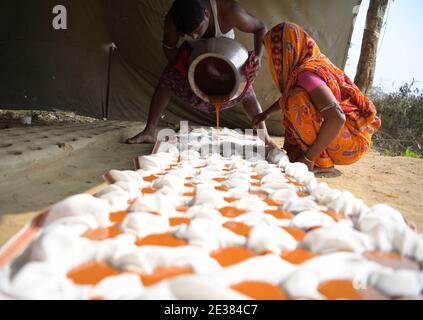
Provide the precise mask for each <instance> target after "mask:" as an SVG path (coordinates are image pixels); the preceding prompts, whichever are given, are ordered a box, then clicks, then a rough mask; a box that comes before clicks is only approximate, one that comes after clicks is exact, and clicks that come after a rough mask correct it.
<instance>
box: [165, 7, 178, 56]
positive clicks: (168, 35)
mask: <svg viewBox="0 0 423 320" xmlns="http://www.w3.org/2000/svg"><path fill="white" fill-rule="evenodd" d="M178 40H179V35H178V32H177V30H176V27H175V24H174V23H173V20H172V15H171V13H170V12H168V13H167V14H166V18H165V24H164V32H163V43H162V47H163V52H164V54H165V55H166V58H167V60H168V62H169V63H172V62H174V61H175V59H176V55H177V53H178V48H177V47H176V45H177V44H178Z"/></svg>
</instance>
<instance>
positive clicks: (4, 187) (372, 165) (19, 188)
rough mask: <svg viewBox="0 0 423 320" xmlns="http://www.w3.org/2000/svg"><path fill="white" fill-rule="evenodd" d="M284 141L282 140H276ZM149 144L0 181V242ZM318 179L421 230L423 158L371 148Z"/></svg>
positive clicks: (95, 153) (75, 156) (94, 148)
mask: <svg viewBox="0 0 423 320" xmlns="http://www.w3.org/2000/svg"><path fill="white" fill-rule="evenodd" d="M277 141H278V143H279V144H280V145H282V141H283V139H281V138H277ZM151 149H152V145H142V146H140V145H132V146H131V145H126V144H124V143H122V139H107V141H101V139H100V140H99V139H97V141H96V142H95V143H92V144H90V145H89V146H88V147H86V148H84V149H82V150H78V151H77V152H73V153H70V154H69V155H68V156H67V157H66V158H64V159H61V160H60V161H56V162H54V163H50V164H48V165H43V164H40V165H39V166H38V167H36V168H31V170H26V171H22V172H20V174H16V175H15V177H14V178H13V179H8V181H5V180H3V179H2V180H3V181H0V245H2V244H4V243H5V241H7V240H8V239H9V238H10V237H11V236H13V235H14V234H15V233H16V232H17V231H18V230H19V229H20V228H22V226H23V225H24V224H25V223H26V222H28V221H29V220H30V219H32V218H33V217H34V216H35V214H36V213H34V212H35V211H37V210H41V209H43V208H46V207H48V206H49V205H51V204H53V203H55V202H57V201H60V200H61V199H63V198H65V197H67V196H70V195H73V194H76V193H81V192H84V191H86V190H88V189H91V188H93V187H95V186H97V185H99V184H101V183H102V182H103V180H102V177H101V176H102V175H103V174H104V173H105V172H106V171H107V170H109V169H133V162H132V160H133V159H134V158H135V157H136V156H137V155H140V154H146V153H149V152H150V151H151ZM338 169H339V170H340V171H341V172H340V174H338V175H335V176H326V177H325V176H323V177H320V178H319V180H320V181H325V182H327V183H328V184H329V185H330V186H331V187H333V188H338V189H345V190H349V191H351V192H352V193H353V194H354V195H356V196H357V197H359V198H362V199H363V200H364V201H365V202H366V203H367V204H368V205H373V204H377V203H385V204H388V205H390V206H392V207H394V208H396V209H398V210H399V211H401V212H402V213H403V214H404V215H405V216H406V217H407V218H409V219H411V220H412V221H414V222H415V223H416V224H417V226H418V229H419V231H421V230H423V160H420V159H411V158H403V157H396V158H393V157H385V156H380V155H379V153H377V152H375V151H371V152H370V153H369V154H368V155H366V156H365V157H364V158H363V159H362V160H361V161H360V162H358V163H357V164H355V165H352V166H348V167H338Z"/></svg>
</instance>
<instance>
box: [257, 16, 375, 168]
mask: <svg viewBox="0 0 423 320" xmlns="http://www.w3.org/2000/svg"><path fill="white" fill-rule="evenodd" d="M265 45H266V50H267V54H268V57H269V68H270V71H271V73H272V76H273V80H274V81H275V84H276V86H277V87H278V88H279V90H280V92H281V94H282V96H281V98H280V100H279V105H280V106H281V109H282V112H283V115H284V120H283V125H284V127H285V144H284V149H285V150H286V151H287V152H288V155H289V157H290V159H291V161H292V160H294V159H295V158H296V157H297V156H298V155H299V154H300V153H301V152H306V151H307V150H308V149H309V148H310V146H311V145H312V144H313V143H314V141H315V140H316V137H317V135H318V133H319V130H320V127H321V126H322V123H323V117H322V115H321V114H320V112H319V111H318V109H317V108H316V107H315V106H314V105H313V103H312V101H311V99H310V96H309V95H308V93H307V92H306V91H305V90H303V89H302V88H300V87H298V86H297V78H298V75H299V74H300V73H301V72H305V71H311V72H314V73H315V74H317V75H318V76H319V77H321V78H322V79H323V81H324V82H326V84H327V86H328V87H329V88H330V89H331V91H332V93H333V94H334V96H335V98H336V99H337V100H338V102H339V103H340V106H341V108H342V110H343V112H344V113H345V115H346V118H347V121H346V123H345V125H344V128H343V129H342V131H341V133H340V134H339V135H338V136H337V137H336V138H335V139H334V140H333V141H332V143H331V144H330V145H329V146H328V148H327V149H326V150H325V151H323V152H322V153H321V154H320V156H319V158H318V159H317V160H316V165H317V166H319V167H324V168H328V167H333V166H334V165H335V164H338V165H347V164H352V163H354V162H356V161H357V160H359V159H360V158H361V157H362V156H363V155H364V154H365V153H367V152H368V150H369V148H370V143H371V137H372V135H373V134H374V133H375V132H376V131H377V130H378V129H379V127H380V125H381V121H380V119H379V118H378V117H377V115H376V108H375V106H374V105H373V103H372V102H371V101H370V100H369V99H368V98H367V97H365V96H364V95H363V94H362V93H361V91H360V90H359V89H358V87H357V86H356V85H355V84H354V83H353V82H352V81H351V80H350V79H349V78H348V76H347V75H345V73H344V72H343V71H342V70H340V69H339V68H337V67H336V66H335V65H334V64H333V63H332V62H331V61H330V60H329V59H328V58H327V57H326V56H325V55H324V54H322V53H321V52H320V49H319V47H318V46H317V44H316V42H315V41H314V40H313V39H312V38H311V37H310V36H309V35H308V34H307V33H306V32H305V31H304V30H303V29H302V28H301V27H299V26H298V25H296V24H293V23H282V24H280V25H277V26H276V27H274V28H273V29H272V30H270V31H269V32H268V33H267V35H266V38H265Z"/></svg>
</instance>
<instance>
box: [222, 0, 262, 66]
mask: <svg viewBox="0 0 423 320" xmlns="http://www.w3.org/2000/svg"><path fill="white" fill-rule="evenodd" d="M228 15H229V16H228V19H229V20H230V21H231V22H232V23H234V24H235V27H236V28H237V29H238V30H240V31H242V32H246V33H252V34H254V52H255V54H256V56H258V57H260V58H261V57H262V56H263V53H264V37H265V36H266V33H267V27H266V25H265V24H264V23H263V22H262V21H260V20H259V19H257V18H256V17H254V16H253V15H251V14H250V13H248V12H247V11H246V10H245V9H244V8H242V7H241V6H240V5H239V4H238V2H236V1H232V4H231V9H230V10H228Z"/></svg>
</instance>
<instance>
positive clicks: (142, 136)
mask: <svg viewBox="0 0 423 320" xmlns="http://www.w3.org/2000/svg"><path fill="white" fill-rule="evenodd" d="M156 141H157V139H156V138H155V136H154V135H152V134H149V133H146V132H144V131H143V132H141V133H139V134H137V135H136V136H134V137H132V138H129V139H127V140H126V143H127V144H141V143H147V144H154V143H156Z"/></svg>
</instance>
